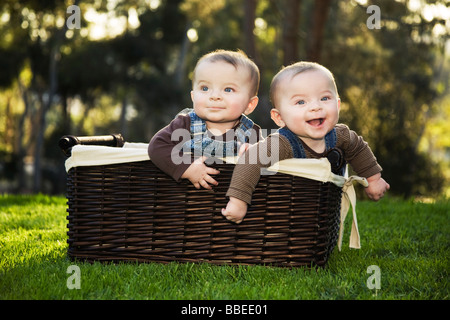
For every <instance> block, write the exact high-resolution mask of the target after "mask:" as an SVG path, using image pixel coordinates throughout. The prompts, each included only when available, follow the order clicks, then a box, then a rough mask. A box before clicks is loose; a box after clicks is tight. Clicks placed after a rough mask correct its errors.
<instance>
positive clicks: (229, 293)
mask: <svg viewBox="0 0 450 320" xmlns="http://www.w3.org/2000/svg"><path fill="white" fill-rule="evenodd" d="M65 201H66V199H65V198H62V197H49V196H44V195H37V196H11V195H2V196H0V279H1V281H0V299H2V300H3V299H13V300H15V299H25V300H35V299H42V300H72V299H75V300H78V299H82V300H84V299H133V300H136V299H139V300H141V299H144V300H147V299H149V300H154V299H159V300H164V299H170V300H173V299H184V300H196V299H199V300H211V299H217V300H228V299H232V300H240V299H244V300H297V299H312V300H337V299H344V300H349V299H351V300H353V299H358V300H366V299H368V300H378V299H382V300H391V299H392V300H411V299H414V300H416V299H418V300H448V298H449V286H448V277H449V274H448V271H449V270H448V265H449V257H450V254H449V253H450V252H449V237H448V235H449V234H450V229H449V225H448V219H449V218H450V217H449V214H450V203H449V201H448V200H445V199H441V200H439V201H436V202H434V203H421V202H416V201H412V200H410V201H403V200H398V199H395V198H387V199H383V200H381V201H380V202H378V203H373V202H366V201H360V202H358V204H357V210H358V223H359V229H360V233H361V239H362V248H361V249H360V250H352V249H349V248H348V247H346V246H347V239H348V235H349V230H350V221H347V223H346V228H345V230H346V231H345V235H344V243H343V248H342V251H341V252H339V251H337V250H335V251H334V252H333V254H332V257H331V259H330V261H329V263H328V265H327V266H326V268H323V269H312V270H310V269H307V268H294V269H282V268H273V267H268V266H213V265H208V264H191V263H187V264H179V263H170V264H167V265H165V264H157V263H149V264H137V263H117V264H111V263H109V264H101V263H98V262H97V263H93V264H89V263H84V262H81V261H76V262H72V261H69V260H68V259H67V254H66V250H67V244H66V238H67V236H66V219H65V217H66V213H65V209H66V204H65ZM73 264H75V265H77V266H79V267H80V271H81V275H80V280H81V283H80V285H81V288H80V289H79V290H77V289H72V290H70V289H68V288H67V285H66V283H67V279H68V277H69V276H70V273H69V274H68V273H67V268H68V267H69V266H70V265H73ZM371 265H376V266H378V267H379V268H380V272H381V274H380V280H381V281H380V282H381V288H380V289H379V290H371V289H369V288H368V287H367V285H366V284H367V279H368V278H369V276H370V275H371V274H370V273H367V268H368V267H369V266H371Z"/></svg>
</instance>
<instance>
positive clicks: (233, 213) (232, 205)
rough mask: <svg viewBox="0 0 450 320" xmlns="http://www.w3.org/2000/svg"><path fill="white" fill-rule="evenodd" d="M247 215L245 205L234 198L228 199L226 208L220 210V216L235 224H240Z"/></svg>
mask: <svg viewBox="0 0 450 320" xmlns="http://www.w3.org/2000/svg"><path fill="white" fill-rule="evenodd" d="M246 214H247V203H246V202H245V201H242V200H240V199H238V198H235V197H230V200H229V201H228V204H227V207H226V208H225V209H222V215H223V216H224V217H225V218H227V220H230V221H232V222H235V223H241V222H242V220H244V217H245V215H246Z"/></svg>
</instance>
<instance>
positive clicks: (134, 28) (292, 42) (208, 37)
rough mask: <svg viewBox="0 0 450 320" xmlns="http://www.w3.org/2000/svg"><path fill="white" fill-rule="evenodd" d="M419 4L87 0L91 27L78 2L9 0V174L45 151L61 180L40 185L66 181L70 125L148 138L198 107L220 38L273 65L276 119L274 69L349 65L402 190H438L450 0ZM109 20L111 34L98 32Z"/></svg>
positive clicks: (363, 109) (262, 116) (5, 123)
mask: <svg viewBox="0 0 450 320" xmlns="http://www.w3.org/2000/svg"><path fill="white" fill-rule="evenodd" d="M414 3H417V4H420V5H421V6H422V7H420V6H417V7H412V5H413V2H410V1H406V0H405V1H376V2H373V4H375V5H377V6H378V7H379V8H380V12H381V16H380V20H381V21H380V29H370V28H369V27H368V24H367V21H368V18H369V17H370V13H368V12H367V8H368V7H369V6H370V5H371V4H372V2H371V1H331V0H320V1H312V0H283V1H275V0H229V1H225V0H214V1H203V0H128V1H126V0H116V1H98V2H90V1H89V2H87V1H80V2H79V3H78V4H79V7H80V9H81V13H82V15H81V29H74V30H67V29H66V26H65V23H64V22H65V21H66V19H67V17H68V14H67V13H66V8H67V7H68V6H69V5H72V4H73V2H71V1H65V2H60V1H39V2H38V1H32V0H29V1H26V0H23V1H20V3H17V2H16V1H12V0H7V1H4V2H2V4H1V5H0V36H1V39H2V41H1V42H0V64H1V65H0V67H1V70H2V71H3V70H4V71H3V72H2V73H0V86H1V88H3V91H2V92H1V93H0V111H1V112H0V137H1V138H2V140H1V142H0V163H1V164H2V167H0V170H2V171H1V172H2V175H3V176H6V173H7V172H15V174H14V175H13V176H12V175H9V178H15V179H16V181H22V182H19V183H16V186H17V187H18V188H17V189H18V190H19V191H20V190H23V186H24V185H25V183H24V180H23V179H22V180H21V179H17V177H21V176H23V175H21V174H20V172H21V170H22V169H23V168H24V165H23V160H24V159H31V160H33V161H32V162H31V163H34V172H35V173H36V172H40V171H41V170H42V172H43V173H44V181H47V182H46V183H43V181H40V182H39V181H37V180H39V179H35V180H34V184H33V185H34V190H35V191H36V190H44V191H48V192H50V191H51V192H63V190H62V189H63V187H62V184H60V185H57V184H54V183H53V186H54V187H53V190H52V189H51V188H48V187H46V184H48V181H56V180H57V178H56V176H58V175H59V176H60V178H61V179H59V181H62V183H63V181H64V180H63V179H64V171H63V170H64V169H63V165H62V164H63V161H64V159H63V158H62V157H61V155H60V153H59V150H57V148H56V145H57V140H58V138H59V137H60V136H62V135H64V134H75V135H92V134H107V133H114V132H122V133H123V134H124V135H125V138H126V140H128V141H141V142H142V141H144V142H145V141H148V140H149V139H150V138H151V136H152V135H153V134H154V133H155V132H156V131H157V130H158V129H159V128H161V127H162V126H163V125H165V124H166V123H168V121H170V120H171V119H172V118H173V117H174V116H175V114H176V113H177V112H178V111H179V110H181V109H183V108H185V107H189V106H190V105H191V101H190V95H189V91H190V90H191V88H190V87H191V83H190V76H191V72H192V70H193V67H194V65H195V63H196V61H197V59H198V58H199V57H200V56H201V55H203V54H204V53H206V52H208V51H212V50H215V49H217V48H223V49H232V50H235V49H237V48H240V49H244V50H245V51H246V52H247V54H248V55H249V56H250V57H251V58H253V59H254V60H255V61H256V63H257V64H258V66H259V67H260V69H261V75H262V77H261V87H260V93H259V96H260V103H259V105H258V108H257V109H256V111H255V112H254V113H253V114H252V118H253V119H254V120H255V121H256V122H258V123H259V124H260V125H261V126H262V127H263V128H267V129H272V128H275V124H274V123H273V122H272V121H271V120H270V116H269V111H270V108H271V104H270V101H269V98H268V88H269V84H270V81H271V79H272V76H273V75H274V74H275V73H276V72H277V71H278V70H279V69H280V67H281V66H282V65H286V64H288V63H290V62H293V61H297V60H312V61H318V62H320V63H322V64H324V65H326V66H327V67H328V68H330V69H331V70H332V71H333V72H334V74H335V76H336V79H337V84H338V87H339V91H340V94H341V99H342V101H343V103H342V112H341V120H342V121H343V122H345V123H348V124H349V125H350V126H351V127H352V128H354V129H355V130H357V131H358V132H360V133H361V134H362V135H363V136H364V137H365V138H366V139H367V140H368V142H369V143H370V145H371V146H372V147H373V149H374V152H375V154H376V155H377V156H378V158H379V161H380V163H381V164H382V165H383V168H384V170H385V175H386V177H387V179H388V180H389V182H390V183H391V186H392V193H394V194H401V195H404V196H407V197H408V196H411V195H425V194H426V195H430V194H437V193H439V192H440V191H441V190H442V188H443V186H444V182H445V180H444V178H443V177H442V172H448V171H445V170H444V169H445V168H444V169H443V168H442V166H441V165H436V163H437V161H438V160H439V161H440V162H439V163H441V164H444V163H445V161H447V163H448V159H447V160H445V159H446V158H445V157H446V155H447V157H448V148H450V147H449V144H448V142H446V140H445V139H444V138H438V139H437V138H436V137H435V136H434V133H436V132H437V133H438V136H439V137H442V136H445V134H446V133H448V132H447V131H445V129H443V128H446V125H445V123H446V122H445V121H444V122H443V123H442V122H439V121H437V120H436V119H439V117H442V116H446V117H447V119H448V112H447V111H448V106H449V99H448V79H449V77H448V70H449V65H448V52H447V53H445V52H444V49H443V48H444V45H445V43H448V42H446V41H448V25H446V21H445V19H443V18H440V17H439V16H438V15H436V14H435V15H434V16H433V15H430V11H429V10H430V8H432V6H440V8H444V7H445V5H446V4H445V1H434V2H433V3H428V4H426V3H425V2H421V1H419V2H414ZM427 10H428V11H427ZM447 10H448V9H447ZM441 11H442V12H444V10H441ZM105 17H106V19H107V21H109V22H110V24H109V25H108V27H107V28H106V30H103V33H105V34H103V35H101V34H100V35H99V34H97V35H95V31H96V30H97V29H96V28H97V26H98V22H99V21H98V20H102V19H104V18H105ZM445 28H447V29H445ZM116 30H119V31H116ZM61 35H62V37H61ZM55 75H56V77H55ZM51 97H53V98H51ZM446 110H447V111H446ZM39 115H42V117H40V118H39ZM429 124H432V125H431V126H430V125H429ZM447 130H448V129H447ZM40 135H41V136H42V137H43V138H44V142H45V143H43V144H40V143H39V142H38V141H39V136H40ZM436 148H440V150H443V152H442V153H441V156H440V158H439V159H437V158H433V156H432V154H434V152H431V151H434V150H435V149H436ZM445 148H447V153H445ZM425 151H426V152H425ZM41 152H43V153H42V154H41ZM41 159H42V162H40V160H41ZM27 163H28V162H27ZM39 167H41V168H39ZM56 167H57V168H59V173H55V172H54V170H53V178H51V179H50V180H49V179H47V180H46V179H45V176H46V174H49V173H52V170H48V169H49V168H56ZM2 168H3V169H2ZM6 168H8V170H7V169H6ZM9 168H10V169H11V170H9ZM449 171H450V170H449ZM46 172H47V173H46ZM34 176H35V177H37V175H34ZM41 180H42V179H41ZM0 183H1V182H0ZM1 188H2V187H1V184H0V189H1ZM8 190H9V189H8Z"/></svg>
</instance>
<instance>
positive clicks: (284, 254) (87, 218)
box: [67, 160, 341, 267]
mask: <svg viewBox="0 0 450 320" xmlns="http://www.w3.org/2000/svg"><path fill="white" fill-rule="evenodd" d="M214 167H215V168H217V169H219V170H220V172H221V173H220V175H218V176H217V179H216V180H217V181H218V182H219V185H218V186H217V187H214V189H213V190H205V189H202V190H197V189H195V188H194V187H193V185H192V184H190V183H189V182H181V183H176V182H175V181H174V180H173V179H172V178H170V177H169V176H167V175H166V174H165V173H163V172H161V171H160V170H159V169H158V168H157V167H155V166H154V165H153V163H152V162H151V161H150V160H148V161H140V162H130V163H121V164H113V165H102V166H86V167H74V168H71V169H70V170H69V172H68V180H67V186H68V189H67V199H68V209H67V212H68V217H67V219H68V221H69V223H68V229H69V231H68V244H69V249H68V254H69V257H70V258H72V259H81V260H87V261H139V262H161V263H168V262H172V261H178V262H208V263H211V264H230V265H234V264H248V265H252V264H264V265H273V266H280V267H298V266H313V265H315V266H324V265H325V264H326V263H327V260H328V258H329V256H330V253H331V252H332V250H333V248H334V246H335V244H336V242H337V237H338V231H339V217H340V214H339V211H340V201H341V189H340V188H339V187H336V186H335V185H333V184H331V183H322V182H317V181H314V180H309V179H305V178H300V177H295V176H291V175H286V174H281V173H277V174H275V175H263V176H262V177H261V180H260V182H259V183H258V185H257V187H256V190H255V193H254V195H253V201H252V205H251V206H250V207H249V210H248V213H247V215H246V218H245V219H244V221H243V222H242V223H241V224H234V223H232V222H229V221H228V220H226V219H225V218H224V217H223V216H222V214H221V209H222V208H224V207H225V206H226V203H227V198H226V197H225V193H226V192H227V188H228V185H229V182H230V179H231V175H232V172H233V168H234V165H232V164H218V165H214Z"/></svg>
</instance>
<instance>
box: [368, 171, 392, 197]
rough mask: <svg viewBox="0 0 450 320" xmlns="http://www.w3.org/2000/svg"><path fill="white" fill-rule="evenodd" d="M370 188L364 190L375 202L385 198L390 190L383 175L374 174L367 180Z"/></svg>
mask: <svg viewBox="0 0 450 320" xmlns="http://www.w3.org/2000/svg"><path fill="white" fill-rule="evenodd" d="M367 182H368V183H369V186H368V187H366V188H365V189H364V191H365V192H366V194H367V196H368V197H369V198H370V199H371V200H373V201H378V200H380V199H381V198H383V196H384V194H385V192H386V191H388V190H389V188H390V185H389V183H387V182H386V181H385V180H384V179H383V178H382V177H381V173H377V174H374V175H373V176H371V177H369V178H367Z"/></svg>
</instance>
